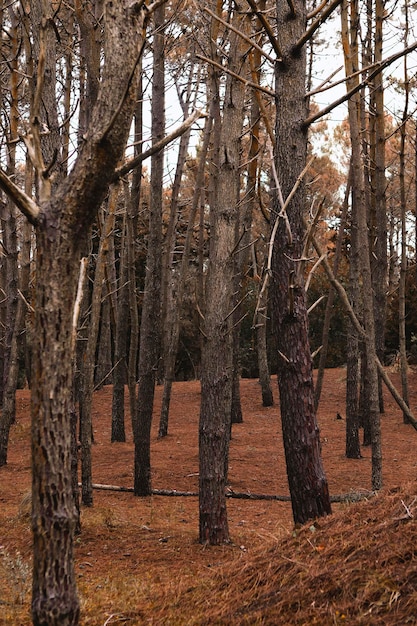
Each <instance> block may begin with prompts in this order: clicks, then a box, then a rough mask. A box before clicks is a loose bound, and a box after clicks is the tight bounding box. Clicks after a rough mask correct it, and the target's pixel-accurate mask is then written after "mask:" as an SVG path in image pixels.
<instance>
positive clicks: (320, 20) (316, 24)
mask: <svg viewBox="0 0 417 626" xmlns="http://www.w3.org/2000/svg"><path fill="white" fill-rule="evenodd" d="M341 1H342V0H333V2H330V4H329V5H328V7H327V8H326V9H325V10H324V11H323V13H322V14H321V15H319V17H318V18H317V19H316V20H315V21H314V22H313V23H312V24H310V26H309V27H308V28H307V30H306V32H305V33H304V35H303V36H302V37H301V38H300V39H299V40H298V41H297V43H296V44H295V46H294V50H300V48H302V47H303V46H304V44H305V43H307V41H308V40H309V39H311V37H312V36H313V35H314V33H315V32H316V30H317V29H318V28H319V27H320V26H321V25H322V24H323V22H324V21H325V20H326V19H327V18H328V17H329V15H330V14H331V13H333V11H334V10H335V9H336V8H337V7H338V6H339V4H340V3H341Z"/></svg>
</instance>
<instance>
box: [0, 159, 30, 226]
mask: <svg viewBox="0 0 417 626" xmlns="http://www.w3.org/2000/svg"><path fill="white" fill-rule="evenodd" d="M0 188H1V189H3V191H4V192H5V193H6V194H7V195H8V197H9V198H10V199H11V200H13V202H14V203H15V205H16V206H17V208H18V209H19V210H20V211H21V212H22V213H23V215H24V216H25V217H26V218H27V219H28V220H29V222H30V223H31V224H33V226H36V224H37V221H38V217H39V213H40V208H39V206H38V205H37V204H36V202H35V201H34V200H32V198H31V197H30V196H28V195H27V194H26V193H25V192H24V191H23V189H20V187H18V186H17V185H16V184H15V183H14V182H13V181H12V179H11V178H9V177H8V176H7V174H5V173H4V172H3V170H2V169H0Z"/></svg>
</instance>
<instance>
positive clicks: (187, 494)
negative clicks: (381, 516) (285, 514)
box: [79, 483, 375, 502]
mask: <svg viewBox="0 0 417 626" xmlns="http://www.w3.org/2000/svg"><path fill="white" fill-rule="evenodd" d="M79 486H80V487H81V483H79ZM92 487H93V489H97V490H100V491H118V492H122V493H134V489H133V487H120V486H118V485H102V484H99V483H93V485H92ZM152 495H153V496H169V497H181V498H198V495H199V494H198V491H177V489H152ZM374 495H375V492H374V491H351V492H349V493H342V494H337V495H334V496H330V500H331V501H332V502H359V500H366V499H368V498H372V497H373V496H374ZM225 496H226V498H236V499H238V500H275V501H278V502H291V497H290V496H281V495H273V494H264V493H251V492H250V491H243V492H242V491H233V489H230V488H228V489H226V493H225Z"/></svg>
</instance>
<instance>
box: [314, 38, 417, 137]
mask: <svg viewBox="0 0 417 626" xmlns="http://www.w3.org/2000/svg"><path fill="white" fill-rule="evenodd" d="M416 48H417V41H415V42H414V43H413V44H411V46H408V47H407V48H404V49H403V50H401V51H400V52H396V53H395V54H393V55H391V56H390V57H388V58H386V59H385V60H383V61H381V62H380V63H377V64H375V65H376V69H375V70H374V71H373V72H371V73H370V74H369V76H368V77H367V78H365V79H364V80H363V81H362V82H360V83H359V84H358V85H356V86H355V87H353V88H352V89H350V90H349V91H348V92H346V93H345V95H344V96H342V97H340V98H338V99H337V100H335V101H334V102H332V103H331V104H329V105H328V106H327V107H325V108H324V109H322V110H321V111H318V112H317V113H314V114H313V115H310V117H308V118H307V119H306V120H305V122H304V126H310V124H313V123H314V122H317V120H319V119H320V118H321V117H323V116H324V115H327V113H330V111H333V109H335V108H336V107H338V106H339V104H343V102H346V100H349V98H351V97H352V96H353V95H355V93H357V92H358V91H360V90H361V89H362V87H364V86H365V85H367V84H368V83H369V82H370V81H371V80H372V79H373V78H375V76H377V75H378V74H379V73H380V72H382V71H383V70H384V69H386V68H387V67H388V66H389V65H391V64H392V63H394V62H395V61H397V60H398V59H400V58H401V57H403V56H405V55H406V54H409V53H410V52H413V51H414V50H415V49H416ZM348 78H349V77H346V80H347V79H348Z"/></svg>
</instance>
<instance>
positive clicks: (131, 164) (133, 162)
mask: <svg viewBox="0 0 417 626" xmlns="http://www.w3.org/2000/svg"><path fill="white" fill-rule="evenodd" d="M205 116H206V114H205V113H203V112H202V111H200V110H195V111H194V113H192V114H191V115H190V116H189V117H187V119H186V120H184V122H183V123H182V124H180V126H178V128H176V129H175V130H174V131H173V132H172V133H170V134H169V135H167V136H166V137H163V139H161V140H160V141H158V142H157V143H155V144H154V145H153V146H152V147H151V148H149V150H145V152H142V154H138V156H136V157H133V158H132V159H130V160H129V161H126V163H125V164H124V165H121V166H120V167H118V168H117V169H116V170H115V172H114V176H113V180H112V182H113V183H114V182H116V181H117V180H119V178H122V177H123V176H125V175H126V174H128V173H129V172H130V171H131V170H133V169H135V167H137V166H138V165H140V164H141V163H142V161H145V159H148V158H149V157H151V156H152V155H153V154H156V152H159V151H160V150H162V149H163V148H165V146H167V145H168V144H170V143H171V142H172V141H174V140H175V139H177V138H178V137H180V136H181V135H182V134H183V133H185V132H186V131H187V130H188V129H189V128H190V126H192V125H193V124H194V122H195V121H196V120H198V119H199V118H200V117H205Z"/></svg>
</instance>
